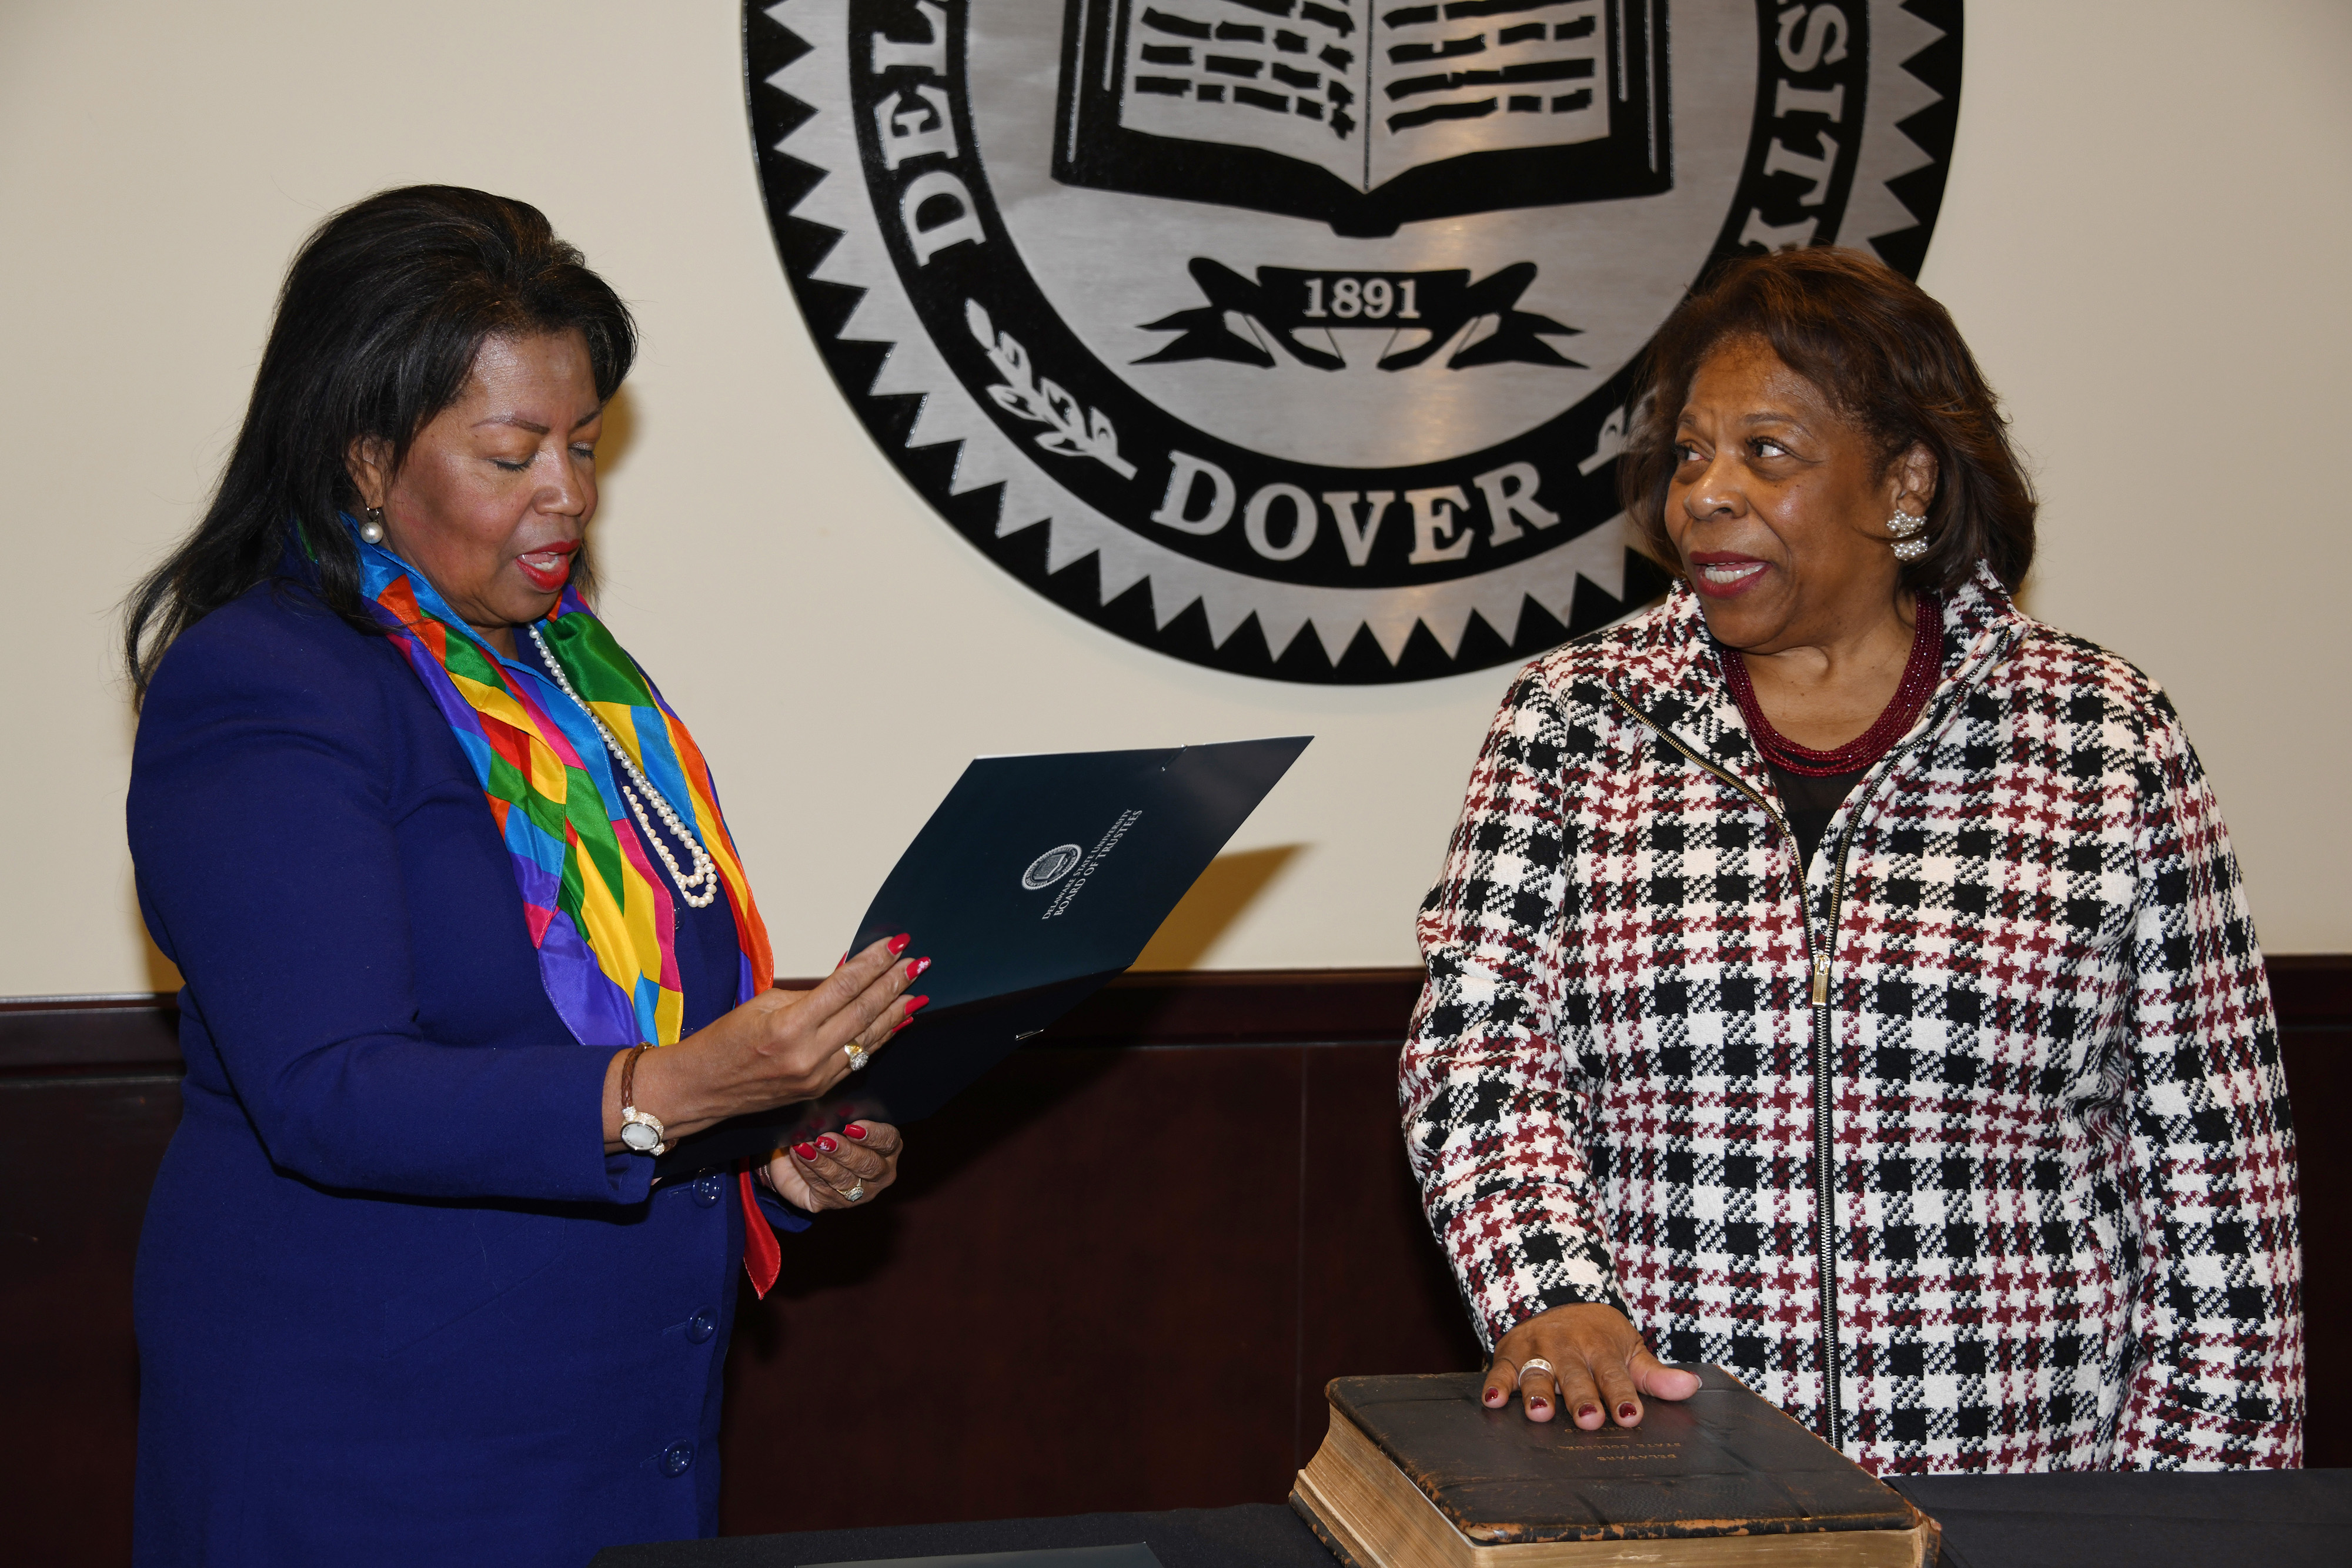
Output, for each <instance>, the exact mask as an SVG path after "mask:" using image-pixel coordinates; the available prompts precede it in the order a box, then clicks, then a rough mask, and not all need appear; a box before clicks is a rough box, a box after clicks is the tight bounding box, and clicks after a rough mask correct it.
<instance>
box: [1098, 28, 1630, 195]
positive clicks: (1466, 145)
mask: <svg viewBox="0 0 2352 1568" xmlns="http://www.w3.org/2000/svg"><path fill="white" fill-rule="evenodd" d="M1665 28H1666V6H1665V0H1439V3H1435V4H1422V3H1418V0H1068V9H1067V12H1066V19H1065V23H1064V29H1063V55H1062V76H1061V104H1060V113H1059V120H1058V124H1057V126H1056V136H1055V150H1054V176H1055V179H1057V180H1060V181H1061V182H1062V183H1065V184H1070V185H1086V186H1092V187H1095V188H1097V189H1101V190H1110V191H1121V192H1126V193H1131V194H1136V195H1150V196H1171V197H1176V198H1180V199H1183V200H1189V201H1200V202H1214V203H1218V204H1223V205H1228V206H1240V207H1249V208H1254V209H1256V210H1258V211H1262V212H1271V213H1281V214H1287V215H1290V216H1294V217H1302V218H1312V219H1316V220H1318V221H1320V222H1323V223H1327V224H1328V225H1331V227H1332V229H1333V230H1334V231H1335V232H1336V233H1339V234H1341V235H1360V236H1373V237H1377V236H1380V235H1390V234H1393V233H1394V232H1396V229H1397V227H1398V225H1401V224H1405V223H1411V222H1415V221H1418V220H1421V219H1424V218H1442V217H1455V216H1460V215H1463V214H1469V213H1483V212H1496V211H1502V210H1504V209H1507V208H1513V207H1538V206H1551V205H1556V204H1566V203H1573V202H1597V201H1607V200H1612V199H1617V198H1622V197H1627V196H1647V195H1657V194H1660V193H1664V192H1666V191H1669V190H1672V189H1673V188H1674V149H1673V139H1672V136H1671V134H1670V132H1671V129H1672V126H1671V118H1670V115H1669V113H1668V107H1667V106H1668V101H1669V100H1668V95H1667V84H1666V48H1665Z"/></svg>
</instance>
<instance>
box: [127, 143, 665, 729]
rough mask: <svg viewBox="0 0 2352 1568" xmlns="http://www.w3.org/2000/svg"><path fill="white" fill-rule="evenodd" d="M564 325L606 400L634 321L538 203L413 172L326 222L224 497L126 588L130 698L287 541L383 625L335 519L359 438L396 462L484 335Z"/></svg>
mask: <svg viewBox="0 0 2352 1568" xmlns="http://www.w3.org/2000/svg"><path fill="white" fill-rule="evenodd" d="M566 331H577V332H579V333H580V334H581V336H582V337H583V338H584V339H586V340H587V343H588V363H589V367H590V370H591V371H592V372H593V375H594V376H595V378H596V395H597V397H598V399H599V400H604V399H609V398H610V397H611V396H612V395H613V393H614V392H615V391H617V390H618V389H619V387H620V384H621V382H622V380H623V378H625V376H627V374H628V373H629V364H630V361H632V360H634V359H635V357H636V350H637V330H636V323H635V321H634V320H632V319H630V316H629V309H628V307H627V306H625V305H624V304H622V303H621V299H620V297H619V296H618V295H616V294H614V292H613V290H612V289H611V288H610V287H607V286H606V284H605V282H604V279H603V278H601V277H597V276H596V275H595V274H594V273H593V272H591V271H589V270H588V267H587V264H586V262H584V261H583V259H582V257H581V255H580V253H579V252H578V251H577V250H574V249H573V248H572V246H569V245H566V244H565V243H564V242H563V241H562V240H561V239H559V238H557V237H556V235H555V231H554V229H553V228H552V227H551V226H550V225H549V224H548V221H547V219H546V217H545V215H544V214H541V212H540V210H539V209H538V208H537V207H534V206H532V205H530V204H529V203H527V202H518V201H515V200H513V199H512V198H511V197H507V196H493V195H491V194H489V193H488V192H486V191H470V190H467V189H464V188H463V187H461V186H456V185H411V186H408V187H406V188H405V189H403V190H396V191H384V192H381V193H378V194H376V195H373V196H370V197H368V198H367V199H366V200H365V201H363V202H359V203H356V204H352V205H351V206H348V207H345V208H344V209H343V210H342V211H341V212H339V213H337V214H334V215H333V216H332V217H330V218H329V219H327V221H326V222H325V223H322V224H320V225H319V227H318V229H317V230H316V231H315V232H313V233H312V234H311V235H310V238H309V239H308V240H306V241H305V242H303V246H302V248H301V250H300V252H299V253H298V254H297V255H296V256H295V257H294V265H293V266H292V267H290V268H289V269H288V271H287V274H286V286H285V287H284V288H283V289H281V290H280V291H279V293H278V317H277V319H276V320H275V321H274V322H273V323H272V324H271V326H270V329H269V341H268V345H267V346H266V347H264V348H263V350H262V351H261V368H260V369H259V370H258V371H256V372H255V374H254V378H253V398H252V401H251V402H248V403H247V405H246V411H245V423H244V425H243V427H242V428H240V429H239V430H238V432H237V436H236V446H235V448H234V449H233V450H231V452H230V453H229V458H228V464H227V466H226V467H225V468H224V469H223V470H222V471H221V479H220V486H219V488H218V489H217V490H216V491H215V493H214V496H213V500H212V505H211V507H209V508H207V509H206V511H205V516H204V520H203V521H201V522H199V523H198V524H197V525H196V526H195V528H194V531H192V532H191V533H190V534H189V535H188V537H187V538H185V539H184V540H182V541H181V543H180V546H179V548H178V549H174V550H173V552H172V554H171V556H170V557H169V558H168V559H165V560H164V561H163V564H162V565H161V566H158V567H157V568H156V569H155V570H153V571H152V572H151V573H150V574H149V575H148V577H147V579H146V580H144V581H143V582H142V583H141V584H140V585H139V587H138V589H137V590H136V591H134V592H133V593H132V594H131V598H130V600H129V601H127V604H126V607H125V612H124V616H123V636H122V654H123V660H124V663H125V664H127V665H128V667H129V670H130V674H131V689H132V693H133V695H134V697H135V698H140V699H143V698H144V697H145V696H146V695H147V684H148V682H149V681H150V680H152V678H153V676H154V674H155V666H156V664H158V663H159V662H160V661H161V660H162V659H163V653H164V651H165V650H166V649H168V648H169V647H171V645H172V641H173V639H174V638H175V637H177V636H179V634H180V633H181V632H185V631H186V630H187V629H188V628H189V627H191V626H193V625H194V624H195V623H196V622H199V621H201V620H203V619H204V618H205V616H207V615H209V614H211V613H212V612H214V611H215V610H217V609H219V608H220V607H221V606H222V605H224V604H226V603H227V602H228V601H231V600H233V599H235V598H236V596H237V595H239V594H241V593H243V592H244V591H246V590H247V589H249V588H251V587H253V586H254V585H255V584H256V583H259V582H264V581H267V580H268V579H270V578H271V577H273V576H275V575H277V572H278V563H279V561H280V559H282V558H283V556H284V554H285V552H286V550H287V549H288V548H289V546H295V547H299V546H301V545H307V546H308V548H309V549H310V553H311V554H312V555H313V556H314V557H315V558H316V559H317V561H318V569H319V592H320V597H321V598H323V599H324V600H325V601H326V602H327V605H328V607H329V608H330V609H331V610H333V611H334V612H336V613H337V614H339V615H341V617H342V618H343V619H344V620H345V621H347V622H351V623H352V625H353V626H356V627H359V628H361V629H362V630H367V631H375V630H378V629H379V628H378V627H377V626H376V624H375V622H373V621H371V620H369V619H368V617H367V615H366V613H365V612H364V610H363V609H362V605H361V603H360V572H359V552H358V550H357V549H355V548H354V547H353V546H352V541H351V539H350V538H349V537H348V536H346V535H345V533H344V532H343V530H342V528H340V527H339V526H337V524H336V522H335V515H336V514H337V513H338V512H346V511H350V510H352V509H353V508H354V507H356V506H357V505H358V502H359V492H358V488H357V486H355V485H354V484H353V483H352V476H351V470H350V454H351V451H352V444H354V443H355V442H361V441H365V440H369V439H376V440H381V441H383V442H384V443H385V444H386V445H387V446H388V447H389V449H390V452H391V455H392V466H393V468H394V470H395V471H397V470H398V468H399V466H400V465H401V464H402V463H403V462H404V461H405V460H406V458H407V456H408V452H409V448H410V446H411V444H414V443H415V439H416V436H417V434H418V433H419V432H420V431H422V430H423V429H424V428H425V425H426V424H427V423H430V422H431V420H432V419H433V417H434V416H435V415H436V414H437V413H440V412H441V411H442V410H443V409H446V408H447V407H448V406H449V405H450V404H451V403H453V402H457V399H458V398H459V397H460V396H461V395H463V393H464V392H465V389H466V382H467V378H468V377H469V376H470V375H471V374H472V371H473V367H474V360H475V357H476V356H477V355H478V353H479V352H480V351H481V347H482V343H483V340H485V339H488V338H490V337H493V336H537V335H539V334H541V333H546V332H566ZM575 580H578V579H577V578H576V577H575ZM584 586H585V584H584V582H583V587H584Z"/></svg>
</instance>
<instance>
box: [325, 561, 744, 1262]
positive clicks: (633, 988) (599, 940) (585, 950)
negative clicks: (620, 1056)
mask: <svg viewBox="0 0 2352 1568" xmlns="http://www.w3.org/2000/svg"><path fill="white" fill-rule="evenodd" d="M343 524H344V527H345V528H346V529H347V530H349V531H350V532H351V535H352V542H353V544H355V545H357V546H358V548H359V552H360V565H361V572H362V578H361V582H362V593H363V594H364V595H365V597H366V599H367V601H368V605H369V608H370V610H371V611H372V612H373V614H374V615H375V617H376V618H377V619H378V620H379V621H381V622H383V625H384V627H385V629H386V630H387V631H389V632H391V634H392V638H393V641H394V642H395V643H398V644H399V646H400V649H401V652H402V653H404V654H405V655H406V657H407V659H408V663H409V667H410V668H411V669H413V670H415V672H416V676H417V679H419V680H420V681H422V682H424V683H425V691H426V692H427V693H428V694H429V695H431V697H432V699H433V702H434V706H436V707H437V708H438V709H439V710H440V713H441V716H442V717H443V718H445V719H446V720H447V721H448V724H449V728H450V730H451V732H452V733H454V734H455V735H456V736H457V744H458V746H459V747H462V748H463V749H464V751H465V753H466V758H467V761H469V762H471V763H472V764H473V768H474V776H475V778H476V779H479V780H480V782H481V786H482V793H483V794H484V795H485V796H486V797H487V798H488V801H489V807H490V815H491V817H492V819H493V820H495V821H497V823H498V826H499V833H500V835H501V836H502V837H503V838H504V840H505V841H506V846H507V853H508V855H509V858H510V859H511V861H512V862H513V867H514V877H515V885H516V887H517V889H518V890H520V893H521V894H522V903H523V913H524V915H525V917H526V919H527V920H528V922H529V925H530V939H531V944H532V946H534V947H536V948H537V949H538V953H539V973H540V978H541V982H542V983H543V984H544V985H545V986H546V988H547V995H548V999H549V1000H551V1001H552V1002H553V1003H554V1004H555V1010H556V1012H557V1013H558V1014H559V1015H560V1016H561V1017H562V1019H563V1022H564V1025H565V1027H567V1028H568V1029H570V1030H571V1031H572V1035H573V1037H574V1038H575V1039H577V1040H579V1041H580V1043H582V1044H583V1045H595V1046H613V1047H615V1048H617V1047H621V1046H627V1045H635V1044H639V1043H643V1044H648V1045H674V1044H676V1043H677V1039H678V1034H679V1030H680V1028H681V1026H682V1023H683V1019H684V1009H685V995H684V992H683V991H682V989H681V988H680V981H679V976H678V969H677V919H678V914H679V911H678V908H677V902H676V893H675V890H674V889H673V888H672V887H671V885H670V883H669V881H668V879H667V873H665V872H664V871H663V870H662V869H661V867H660V865H659V863H658V862H656V860H655V859H654V858H653V855H652V852H650V850H649V849H648V848H647V846H646V844H645V842H644V841H643V839H642V836H641V834H640V832H639V830H638V827H637V823H636V821H635V819H634V818H633V816H632V815H631V813H630V810H629V806H628V801H627V800H626V799H625V797H624V796H623V795H622V793H621V789H620V780H619V779H618V777H616V772H617V770H616V768H615V766H614V762H613V758H612V755H611V753H610V752H609V751H607V750H606V749H605V746H604V737H602V736H600V735H598V734H597V733H596V728H595V727H594V726H593V724H591V723H590V722H589V721H588V717H587V716H586V715H585V714H583V713H582V712H581V711H580V708H579V706H578V705H577V704H575V703H574V702H572V699H571V698H570V697H569V696H567V695H564V693H563V691H562V688H561V687H559V686H558V685H556V684H555V683H554V682H553V681H551V680H549V679H548V678H547V677H546V676H545V675H544V674H541V673H540V672H539V671H537V670H535V669H532V668H530V666H528V665H526V664H520V663H518V662H514V661H509V660H506V659H502V658H500V657H499V654H498V653H496V652H495V651H494V650H493V649H492V648H491V647H490V646H489V644H488V643H485V642H483V641H482V640H481V638H480V637H479V636H478V635H476V633H475V632H474V630H473V629H472V628H471V627H469V626H467V624H466V623H465V622H463V621H462V620H461V619H460V618H459V617H458V616H457V613H456V612H453V611H452V610H451V609H450V608H449V606H448V604H447V602H446V601H444V600H443V599H442V597H441V596H440V594H439V593H438V592H437V591H435V589H434V587H433V585H432V584H431V583H430V582H427V581H426V580H425V579H424V578H423V577H422V576H420V575H418V574H417V573H416V572H415V571H414V570H411V569H410V568H409V567H408V565H407V564H406V563H405V562H404V561H402V560H401V559H400V558H399V557H397V556H395V555H394V554H392V553H391V552H390V551H389V550H386V549H383V548H381V547H380V546H376V545H371V544H369V543H368V542H367V541H365V540H364V539H362V538H359V534H358V530H357V528H354V527H353V526H352V522H351V519H349V518H348V517H346V518H344V519H343ZM540 631H541V634H542V635H543V636H545V638H546V639H547V645H548V649H549V652H550V653H552V654H553V655H554V657H555V660H556V662H557V663H558V664H560V665H561V666H562V670H563V673H564V675H565V677H566V678H567V679H569V680H570V681H571V683H572V690H574V691H576V692H578V693H579V694H580V697H581V700H582V701H583V702H586V703H588V704H589V705H590V706H593V708H594V709H595V711H596V714H597V716H599V717H601V718H602V719H603V720H604V724H605V727H607V728H609V729H610V730H611V731H612V732H613V734H614V737H617V738H618V739H619V741H620V743H621V745H622V746H623V747H625V748H626V749H627V751H628V753H629V756H630V758H631V760H633V761H635V763H636V765H637V767H638V768H639V770H640V771H642V772H643V773H644V774H645V776H646V778H647V779H651V780H652V781H653V785H654V788H656V789H659V790H660V791H661V792H662V793H663V794H664V795H665V796H667V797H668V799H669V802H670V804H671V806H672V807H674V808H676V809H677V812H678V814H679V815H680V816H681V817H683V818H686V819H688V821H690V822H691V824H692V826H693V829H694V833H695V836H696V837H697V838H698V839H700V840H701V841H702V846H703V848H704V849H705V850H706V851H708V852H709V855H710V858H711V859H712V860H713V861H715V862H718V866H719V882H720V884H721V885H722V886H723V887H724V889H725V890H726V897H727V904H728V908H729V910H730V913H732V915H734V917H735V934H736V939H737V943H738V946H739V947H740V952H741V966H740V972H739V976H738V987H737V992H736V997H735V1001H736V1004H737V1005H739V1006H740V1004H741V1003H743V1002H746V1001H749V1000H750V999H751V998H753V997H755V996H757V995H759V994H760V993H761V991H764V990H766V989H767V988H769V986H770V985H771V984H772V983H773V980H774V962H773V960H772V958H771V956H770V955H769V950H768V934H767V928H766V926H764V925H762V924H761V920H760V912H759V909H758V907H757V906H756V905H755V904H753V903H752V902H751V884H750V883H748V882H747V881H745V880H744V876H743V867H742V862H741V861H740V859H739V858H738V856H737V854H736V852H735V841H734V840H733V838H732V837H731V836H730V834H729V832H728V831H727V823H726V820H725V819H724V818H723V817H722V816H720V815H719V798H718V795H717V792H716V791H715V790H713V789H712V788H711V783H710V769H709V766H708V765H707V764H706V763H705V762H704V761H703V758H702V752H701V750H700V749H699V748H698V747H696V745H695V744H694V737H692V736H691V735H689V734H688V733H687V728H686V726H685V724H684V723H683V722H682V721H680V719H679V718H678V716H677V714H676V713H675V712H673V711H672V710H671V708H670V706H669V704H667V702H664V701H663V700H662V696H661V694H660V693H659V692H657V691H656V690H655V689H654V685H653V683H652V682H651V681H648V680H647V679H646V676H645V673H644V672H643V671H641V670H640V669H638V668H637V665H636V662H635V660H633V659H631V658H630V657H629V655H628V654H627V653H624V652H623V651H622V649H621V645H620V644H619V643H616V642H614V640H613V634H612V633H611V632H608V631H606V630H605V628H604V622H601V621H599V620H597V619H596V617H595V614H594V613H593V612H592V611H590V610H589V608H588V605H587V603H586V601H583V599H582V598H581V597H580V595H579V592H578V591H576V590H574V589H572V588H571V587H570V586H568V585H567V586H566V587H565V588H564V590H563V594H562V598H561V599H560V600H559V601H557V603H556V606H555V609H554V611H553V612H551V614H550V615H549V617H548V619H547V620H545V621H543V622H540ZM647 810H648V811H649V812H650V810H651V806H650V804H648V807H647ZM671 849H672V851H673V852H677V853H679V858H680V860H681V861H683V860H684V859H685V856H684V854H683V853H682V852H680V846H677V845H672V846H671ZM760 1229H762V1230H764V1227H761V1228H760Z"/></svg>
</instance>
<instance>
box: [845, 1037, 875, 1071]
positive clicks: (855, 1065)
mask: <svg viewBox="0 0 2352 1568" xmlns="http://www.w3.org/2000/svg"><path fill="white" fill-rule="evenodd" d="M841 1049H842V1050H844V1051H847V1052H848V1053H849V1071H852V1072H855V1071H857V1070H858V1069H860V1068H862V1067H864V1066H865V1065H866V1063H867V1062H869V1061H873V1060H874V1059H873V1058H872V1057H870V1056H868V1055H866V1052H865V1051H864V1050H862V1049H861V1048H860V1047H859V1046H858V1043H857V1042H856V1040H851V1041H850V1042H849V1043H848V1044H847V1045H845V1046H843V1047H842V1048H841Z"/></svg>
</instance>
